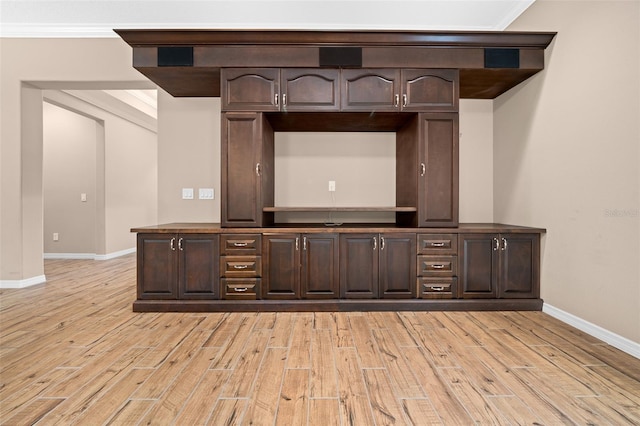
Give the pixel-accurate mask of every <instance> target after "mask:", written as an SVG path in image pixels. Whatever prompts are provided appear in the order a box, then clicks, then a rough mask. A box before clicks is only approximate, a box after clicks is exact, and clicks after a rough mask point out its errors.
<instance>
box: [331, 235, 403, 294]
mask: <svg viewBox="0 0 640 426" xmlns="http://www.w3.org/2000/svg"><path fill="white" fill-rule="evenodd" d="M378 246H379V243H378V234H342V235H340V297H342V298H352V299H375V298H377V297H378V277H379V275H378V262H379V260H378ZM414 258H415V256H414Z"/></svg>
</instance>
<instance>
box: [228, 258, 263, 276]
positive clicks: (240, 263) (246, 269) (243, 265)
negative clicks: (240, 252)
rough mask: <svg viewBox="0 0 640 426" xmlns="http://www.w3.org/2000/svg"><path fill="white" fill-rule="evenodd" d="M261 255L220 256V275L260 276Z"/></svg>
mask: <svg viewBox="0 0 640 426" xmlns="http://www.w3.org/2000/svg"><path fill="white" fill-rule="evenodd" d="M261 272H262V257H261V256H220V275H222V276H223V277H243V278H246V277H259V276H260V275H261Z"/></svg>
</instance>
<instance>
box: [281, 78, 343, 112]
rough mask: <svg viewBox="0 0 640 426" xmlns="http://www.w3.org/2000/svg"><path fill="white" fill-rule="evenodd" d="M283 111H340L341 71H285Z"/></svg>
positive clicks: (283, 79) (282, 88) (282, 80)
mask: <svg viewBox="0 0 640 426" xmlns="http://www.w3.org/2000/svg"><path fill="white" fill-rule="evenodd" d="M281 73H282V75H281V84H280V85H281V91H282V99H281V104H282V107H281V109H282V110H283V111H338V110H339V109H340V71H339V70H337V69H326V70H319V69H283V70H282V71H281Z"/></svg>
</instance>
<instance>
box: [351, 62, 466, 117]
mask: <svg viewBox="0 0 640 426" xmlns="http://www.w3.org/2000/svg"><path fill="white" fill-rule="evenodd" d="M341 96H342V110H343V111H368V112H371V111H377V112H384V111H389V112H393V111H395V112H398V111H404V112H410V111H414V112H422V111H433V112H441V111H442V112H452V111H457V110H458V72H457V70H424V69H403V70H399V69H347V70H342V92H341Z"/></svg>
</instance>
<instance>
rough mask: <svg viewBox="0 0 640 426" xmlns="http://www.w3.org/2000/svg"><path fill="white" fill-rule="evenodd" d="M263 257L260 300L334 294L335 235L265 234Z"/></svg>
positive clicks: (329, 296) (319, 297) (336, 241)
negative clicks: (261, 298) (261, 297)
mask: <svg viewBox="0 0 640 426" xmlns="http://www.w3.org/2000/svg"><path fill="white" fill-rule="evenodd" d="M264 257H265V266H264V271H263V286H264V287H263V294H262V296H263V298H264V299H299V298H302V299H326V298H335V297H337V296H338V271H339V269H338V236H337V235H335V234H278V235H265V237H264Z"/></svg>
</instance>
